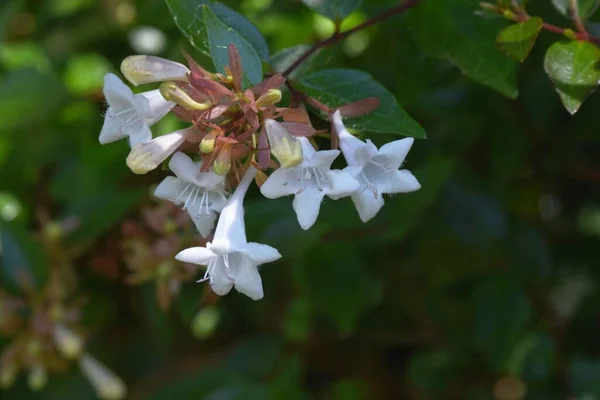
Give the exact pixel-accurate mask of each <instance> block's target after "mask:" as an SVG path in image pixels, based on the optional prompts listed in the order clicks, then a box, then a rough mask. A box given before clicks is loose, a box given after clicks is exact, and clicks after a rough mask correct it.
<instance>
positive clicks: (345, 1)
mask: <svg viewBox="0 0 600 400" xmlns="http://www.w3.org/2000/svg"><path fill="white" fill-rule="evenodd" d="M302 2H303V3H304V4H306V5H307V6H308V7H310V8H312V9H313V10H315V11H316V12H318V13H319V14H322V15H324V16H326V17H327V18H329V19H331V20H334V21H341V20H342V19H344V18H345V17H346V16H347V15H348V14H350V13H351V12H352V11H354V10H356V9H357V8H358V7H359V6H360V5H361V3H362V0H302Z"/></svg>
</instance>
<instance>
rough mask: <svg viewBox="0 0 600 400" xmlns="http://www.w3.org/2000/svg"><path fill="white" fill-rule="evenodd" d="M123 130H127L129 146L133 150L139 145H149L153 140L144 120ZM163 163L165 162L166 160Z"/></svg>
mask: <svg viewBox="0 0 600 400" xmlns="http://www.w3.org/2000/svg"><path fill="white" fill-rule="evenodd" d="M123 129H125V133H126V134H127V135H128V136H129V146H130V147H131V148H132V149H133V147H134V146H136V145H138V144H142V143H147V142H149V141H151V140H152V131H151V130H150V127H149V126H148V124H147V123H145V122H144V121H142V120H139V121H137V122H136V123H135V124H132V125H131V127H127V128H123ZM162 161H164V159H163V160H162ZM162 161H161V162H162ZM153 169H154V168H153Z"/></svg>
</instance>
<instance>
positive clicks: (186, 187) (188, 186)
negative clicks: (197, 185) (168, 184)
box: [174, 183, 192, 202]
mask: <svg viewBox="0 0 600 400" xmlns="http://www.w3.org/2000/svg"><path fill="white" fill-rule="evenodd" d="M190 186H192V184H191V183H188V184H187V185H186V186H185V188H183V190H182V191H181V193H179V196H177V198H176V199H175V200H174V201H175V202H179V200H180V199H181V198H182V197H183V194H184V193H185V192H187V190H188V189H189V188H190Z"/></svg>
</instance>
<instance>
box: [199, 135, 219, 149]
mask: <svg viewBox="0 0 600 400" xmlns="http://www.w3.org/2000/svg"><path fill="white" fill-rule="evenodd" d="M216 139H217V134H216V132H214V131H212V132H208V133H207V134H206V136H204V138H202V141H201V142H200V152H201V153H203V154H210V153H212V152H213V150H214V149H215V141H216Z"/></svg>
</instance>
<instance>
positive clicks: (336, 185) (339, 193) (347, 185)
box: [325, 169, 360, 200]
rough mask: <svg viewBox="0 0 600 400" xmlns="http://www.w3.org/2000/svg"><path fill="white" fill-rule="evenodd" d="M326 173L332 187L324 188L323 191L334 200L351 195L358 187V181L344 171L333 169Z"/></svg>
mask: <svg viewBox="0 0 600 400" xmlns="http://www.w3.org/2000/svg"><path fill="white" fill-rule="evenodd" d="M327 174H328V176H329V179H330V181H331V183H332V187H331V188H326V190H325V193H326V194H327V196H329V197H331V198H332V199H334V200H337V199H341V198H342V197H347V196H351V195H353V194H354V193H356V192H357V191H358V190H359V189H360V183H358V181H357V180H356V179H354V178H353V177H352V175H350V174H349V173H348V172H346V171H340V170H335V169H334V170H331V171H329V172H328V173H327Z"/></svg>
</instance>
